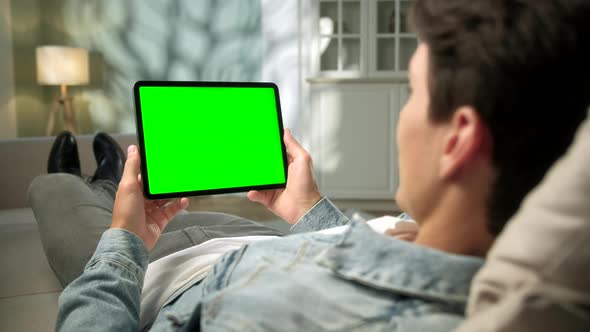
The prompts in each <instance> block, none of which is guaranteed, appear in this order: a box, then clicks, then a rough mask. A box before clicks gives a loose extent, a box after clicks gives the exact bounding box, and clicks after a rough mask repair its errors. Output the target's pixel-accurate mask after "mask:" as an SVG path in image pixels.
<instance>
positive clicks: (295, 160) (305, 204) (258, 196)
mask: <svg viewBox="0 0 590 332" xmlns="http://www.w3.org/2000/svg"><path fill="white" fill-rule="evenodd" d="M284 141H285V147H286V148H287V159H288V161H289V169H288V176H287V186H286V188H285V189H275V190H265V191H255V190H253V191H250V192H248V198H249V199H250V200H251V201H253V202H259V203H261V204H262V205H264V206H266V207H267V208H268V209H269V210H271V211H272V212H273V213H274V214H276V215H277V216H279V217H281V218H283V219H284V220H285V221H286V222H288V223H289V224H295V223H296V222H297V221H298V220H299V218H301V217H302V216H303V215H304V214H305V213H306V212H307V211H309V209H311V208H312V207H313V206H314V205H315V204H316V203H317V202H319V201H320V199H321V198H322V196H321V195H320V192H319V190H318V187H317V184H316V181H315V178H314V176H313V166H312V160H311V157H310V155H309V153H308V152H307V151H305V149H303V147H301V145H299V143H298V142H297V141H296V140H295V138H293V136H292V135H291V132H290V131H289V129H287V130H285V135H284Z"/></svg>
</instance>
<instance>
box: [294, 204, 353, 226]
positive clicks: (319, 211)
mask: <svg viewBox="0 0 590 332" xmlns="http://www.w3.org/2000/svg"><path fill="white" fill-rule="evenodd" d="M348 223H350V220H349V219H348V218H347V217H346V216H345V215H344V214H343V213H342V212H341V211H340V210H339V209H338V208H337V207H336V206H335V205H334V204H333V203H332V202H330V200H329V199H328V198H326V197H322V199H321V200H320V201H319V202H317V203H316V205H314V206H313V207H312V208H311V209H309V211H307V213H305V214H304V215H303V217H301V219H299V220H298V221H297V223H296V224H295V225H293V227H291V233H305V232H314V231H320V230H322V229H327V228H333V227H337V226H343V225H346V224H348Z"/></svg>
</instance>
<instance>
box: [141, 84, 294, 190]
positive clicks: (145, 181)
mask: <svg viewBox="0 0 590 332" xmlns="http://www.w3.org/2000/svg"><path fill="white" fill-rule="evenodd" d="M146 86H155V87H250V88H252V87H254V88H272V89H274V92H275V102H276V106H277V107H276V110H277V119H278V124H279V134H280V137H279V139H280V141H281V149H282V155H283V172H284V174H285V182H284V183H281V184H268V185H257V186H246V187H231V188H221V189H207V190H194V191H182V192H171V193H162V194H152V193H150V190H149V174H148V173H147V167H144V166H143V165H147V159H146V154H145V140H144V131H143V122H142V116H141V103H140V100H139V88H140V87H146ZM133 100H134V103H135V121H136V123H135V124H136V129H137V143H138V145H139V155H140V158H141V165H142V167H141V177H142V183H143V194H144V196H145V197H146V198H147V199H151V200H155V199H167V198H177V197H187V196H202V195H215V194H229V193H238V192H247V191H250V190H267V189H280V188H285V186H286V184H287V173H288V172H287V167H288V164H287V149H286V148H285V142H284V141H283V135H284V129H283V118H282V113H281V103H280V100H279V89H278V87H277V85H276V84H274V83H270V82H256V83H255V82H192V81H137V82H136V83H135V84H134V85H133Z"/></svg>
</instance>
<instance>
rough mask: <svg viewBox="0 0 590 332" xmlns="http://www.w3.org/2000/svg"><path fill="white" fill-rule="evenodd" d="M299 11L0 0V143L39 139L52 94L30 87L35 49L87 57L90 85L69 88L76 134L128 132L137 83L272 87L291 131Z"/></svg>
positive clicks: (292, 0) (266, 5) (204, 2)
mask: <svg viewBox="0 0 590 332" xmlns="http://www.w3.org/2000/svg"><path fill="white" fill-rule="evenodd" d="M297 6H298V1H297V0H288V1H276V0H224V1H216V0H197V1H195V0H160V1H139V0H53V1H43V0H18V1H16V0H0V9H2V12H3V14H2V16H1V18H0V20H1V21H0V45H2V52H1V53H0V73H3V74H6V75H2V77H3V78H2V79H0V90H2V93H0V122H3V124H2V125H1V126H0V137H30V136H43V135H45V127H46V123H47V118H48V114H49V109H50V108H51V105H52V103H55V102H56V98H57V97H58V95H59V87H57V86H44V85H39V83H37V77H36V59H35V48H36V47H38V46H41V45H63V46H74V47H83V48H86V49H88V50H89V55H90V82H89V84H87V85H82V86H72V87H68V88H69V93H70V95H72V96H73V97H74V107H75V109H76V111H77V113H78V120H79V121H78V122H79V126H80V133H82V134H91V133H94V132H96V131H107V132H110V133H133V132H134V131H135V121H134V113H133V101H132V86H133V83H134V82H135V81H137V80H140V79H144V80H145V79H147V80H208V81H219V80H225V81H273V82H276V83H277V84H278V85H279V87H280V89H281V101H282V106H283V117H284V122H285V125H286V126H287V127H291V128H296V126H297V118H298V117H297V114H298V112H299V108H300V97H299V95H300V84H299V83H300V81H299V80H300V70H301V69H300V68H301V66H300V63H299V56H298V18H297ZM4 72H6V73H4ZM61 126H62V124H61V122H60V121H59V120H58V123H57V128H61Z"/></svg>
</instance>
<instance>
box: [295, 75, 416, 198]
mask: <svg viewBox="0 0 590 332" xmlns="http://www.w3.org/2000/svg"><path fill="white" fill-rule="evenodd" d="M406 91H407V85H406V84H321V85H316V86H314V87H313V88H312V92H311V105H312V107H311V111H310V112H309V116H308V123H307V124H306V126H307V127H308V128H310V129H311V130H310V139H309V141H308V148H309V150H310V153H311V155H312V157H313V159H314V166H315V170H316V176H317V180H318V184H319V187H320V190H321V191H322V193H324V194H325V195H327V196H329V197H331V198H335V199H363V200H364V199H386V200H387V199H393V197H394V194H395V191H396V190H397V186H398V177H397V160H396V140H395V126H396V124H397V119H398V114H399V110H400V109H401V105H402V104H403V103H404V102H405V99H406V98H407V93H406Z"/></svg>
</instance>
